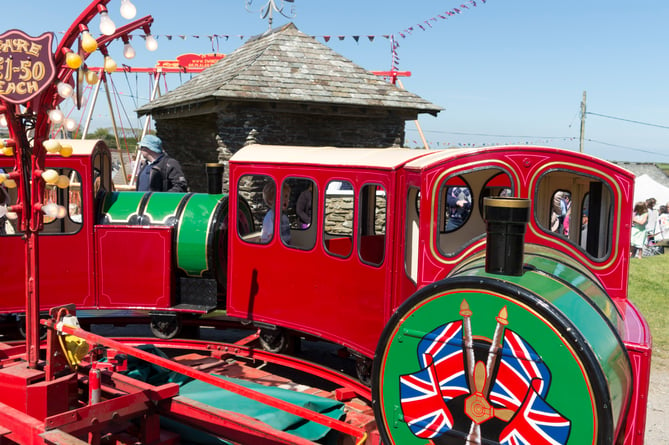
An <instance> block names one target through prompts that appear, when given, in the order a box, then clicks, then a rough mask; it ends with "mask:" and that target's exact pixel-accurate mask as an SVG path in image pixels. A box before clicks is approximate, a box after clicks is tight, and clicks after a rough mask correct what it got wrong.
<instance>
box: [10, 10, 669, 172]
mask: <svg viewBox="0 0 669 445" xmlns="http://www.w3.org/2000/svg"><path fill="white" fill-rule="evenodd" d="M132 1H133V3H134V4H135V5H136V7H137V10H138V14H137V17H141V16H144V15H152V16H153V17H154V20H155V22H154V24H153V26H152V32H153V34H154V35H156V36H157V37H158V42H159V48H158V51H156V52H153V53H151V52H148V51H147V50H146V49H145V48H144V47H143V41H142V40H140V39H138V38H136V39H133V41H132V43H133V46H134V47H135V49H136V52H137V57H136V58H135V59H132V61H128V60H126V59H124V58H123V56H122V43H121V42H118V43H114V44H112V45H111V46H110V53H111V55H112V57H114V59H115V60H116V61H117V63H119V64H122V63H125V64H128V65H132V66H141V67H150V66H153V65H155V62H156V61H157V60H170V59H175V58H176V56H178V55H180V54H184V53H189V52H192V53H211V52H214V51H218V52H221V53H231V52H232V51H234V50H235V49H236V48H238V47H239V46H240V45H241V44H242V43H243V42H244V41H245V40H246V39H247V38H248V37H250V36H253V35H256V34H259V33H262V32H264V31H265V30H266V29H267V27H268V24H267V20H263V19H262V18H261V17H260V12H258V11H259V9H260V8H261V7H262V6H263V5H264V4H265V3H266V2H267V0H254V1H253V3H252V4H251V6H250V8H249V9H250V10H251V12H249V11H248V10H247V8H246V7H245V6H246V0H187V1H175V0H132ZM277 2H280V0H277ZM473 3H474V1H473V0H466V1H462V0H460V1H455V0H444V1H436V0H413V1H411V2H406V1H398V0H338V1H324V0H295V2H294V3H292V4H291V3H286V12H288V13H289V14H290V13H291V11H290V10H291V8H292V13H293V14H294V17H292V18H290V19H288V18H284V17H282V16H281V15H279V14H277V13H275V14H274V26H281V25H283V24H285V23H288V22H290V21H292V22H294V23H295V24H296V26H297V27H298V28H299V29H300V30H301V31H302V32H304V33H306V34H309V35H313V36H316V38H317V40H318V41H320V42H321V43H324V44H326V45H328V46H330V47H331V48H332V49H334V50H335V51H337V52H339V53H340V54H342V55H343V56H345V57H347V58H349V59H351V60H352V61H353V62H354V63H356V64H358V65H360V66H362V67H363V68H365V69H368V70H370V71H376V70H388V69H390V67H391V64H392V53H391V45H390V40H389V39H387V38H384V37H383V36H384V35H386V36H390V35H392V36H394V37H395V39H396V41H397V43H398V44H399V47H398V48H397V57H398V60H399V62H398V67H399V69H400V70H401V71H411V73H412V75H411V77H408V78H403V79H402V82H403V84H404V87H405V88H406V89H407V90H409V91H411V92H413V93H416V94H418V95H420V96H422V97H423V98H425V99H427V100H429V101H431V102H433V103H434V104H436V105H439V106H441V107H443V108H444V110H443V111H442V112H441V113H439V115H438V116H437V117H436V118H435V117H432V116H430V115H423V116H421V117H420V119H419V123H420V126H421V128H422V130H423V131H424V133H425V136H426V139H427V140H428V142H429V144H430V145H431V146H432V147H433V148H447V147H452V146H459V145H468V144H473V145H483V144H486V145H488V144H539V145H550V146H559V147H564V148H569V149H574V150H578V147H579V141H578V139H579V131H580V103H581V99H582V96H583V92H584V91H586V92H587V111H588V114H586V121H585V144H584V151H585V152H586V153H589V154H592V155H594V156H597V157H601V158H604V159H608V160H622V161H638V162H669V106H668V104H669V84H668V82H667V79H668V78H669V76H668V74H669V72H668V71H669V70H668V62H667V59H668V58H667V53H668V51H667V50H668V49H669V27H667V26H666V23H667V21H669V3H667V2H660V1H647V2H630V1H620V0H610V1H602V0H590V1H575V0H559V1H545V0H543V1H541V0H535V1H529V0H486V2H485V3H484V2H483V1H482V0H476V6H474V5H473ZM88 4H89V2H88V1H75V0H61V1H59V2H53V1H51V0H32V1H30V2H23V3H21V7H20V8H18V7H16V8H11V9H5V10H3V13H2V16H1V17H0V31H4V30H7V29H13V28H17V29H21V30H23V31H25V32H27V33H28V34H31V35H39V34H41V33H42V32H45V31H53V32H55V33H56V37H57V38H60V37H62V31H64V30H66V29H67V28H68V27H69V26H70V24H71V23H72V22H73V21H74V19H76V17H77V16H78V15H79V14H80V13H81V11H82V10H83V9H84V8H85V7H86V6H87V5H88ZM119 5H120V0H111V2H110V3H109V5H108V7H109V10H110V16H111V17H112V19H114V21H115V22H116V24H117V25H118V26H120V25H122V24H124V23H126V21H125V20H124V19H123V18H121V16H120V14H119V12H118V9H119ZM461 5H465V6H467V8H463V7H462V6H461ZM455 8H457V9H459V10H460V11H461V13H459V14H455V15H453V16H447V14H446V13H447V12H453V11H454V9H455ZM440 15H442V16H444V17H448V18H447V19H442V18H440V17H439V16H440ZM97 24H98V20H97V18H96V19H94V20H93V22H92V23H91V30H92V31H93V33H94V35H98V29H97ZM430 25H431V26H430ZM421 26H422V27H423V28H424V29H425V30H423V29H421ZM59 32H60V33H59ZM167 36H172V38H171V40H170V39H168V38H167ZM180 36H185V39H184V38H181V37H180ZM196 36H199V38H197V37H196ZM208 36H216V37H213V39H210V38H209V37H208ZM225 36H228V37H227V38H226V37H225ZM324 36H330V39H329V41H328V42H325V40H324ZM340 36H341V38H340ZM354 36H359V39H358V41H356V40H355V39H354ZM368 36H374V38H373V40H372V41H370V39H369V38H368ZM88 63H89V65H95V66H99V65H100V64H102V58H101V56H100V55H99V54H94V55H93V56H91V57H90V58H89V60H88ZM189 78H190V75H188V74H182V75H179V74H172V75H169V76H168V80H167V82H168V84H167V86H168V88H170V89H171V88H174V87H176V86H177V85H179V84H180V83H181V82H184V81H186V80H188V79H189ZM112 80H113V82H114V87H115V89H116V90H117V91H118V92H119V94H120V95H121V96H122V97H124V98H125V99H124V100H123V101H122V103H124V104H125V105H124V107H125V111H124V112H122V113H121V115H119V117H117V121H118V120H121V122H122V123H125V122H124V120H125V119H126V117H125V116H124V115H128V116H129V119H128V121H126V122H129V124H132V125H133V126H138V125H139V124H138V121H137V120H136V118H135V115H134V113H133V112H132V110H133V109H134V104H135V103H138V104H140V105H141V104H142V103H144V102H145V101H146V100H147V98H148V97H149V92H150V87H149V85H150V82H149V78H148V75H147V74H139V75H136V74H130V75H127V76H126V75H125V74H123V73H115V74H113V75H112ZM163 87H164V85H163ZM107 109H108V105H107V103H106V100H103V101H102V102H99V103H98V105H97V106H96V109H95V112H94V114H93V121H92V123H91V127H92V128H97V127H106V126H110V120H109V113H108V111H107ZM605 116H608V117H605ZM73 117H75V118H76V117H77V116H75V115H73ZM406 142H407V145H408V146H415V145H418V144H419V143H420V137H419V135H418V132H417V130H416V126H415V125H414V124H413V123H407V141H406Z"/></svg>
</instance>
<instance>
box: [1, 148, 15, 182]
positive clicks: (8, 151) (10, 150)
mask: <svg viewBox="0 0 669 445" xmlns="http://www.w3.org/2000/svg"><path fill="white" fill-rule="evenodd" d="M2 154H3V155H5V156H14V147H4V148H3V149H2ZM8 187H9V186H8Z"/></svg>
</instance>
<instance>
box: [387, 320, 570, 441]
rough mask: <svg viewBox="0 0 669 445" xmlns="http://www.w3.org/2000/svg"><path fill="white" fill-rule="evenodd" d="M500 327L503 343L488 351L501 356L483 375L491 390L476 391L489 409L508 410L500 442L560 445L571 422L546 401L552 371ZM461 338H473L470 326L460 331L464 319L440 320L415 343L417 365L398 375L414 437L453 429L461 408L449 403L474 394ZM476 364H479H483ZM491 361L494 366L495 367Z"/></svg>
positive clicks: (530, 348) (406, 414) (401, 393)
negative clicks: (490, 378)
mask: <svg viewBox="0 0 669 445" xmlns="http://www.w3.org/2000/svg"><path fill="white" fill-rule="evenodd" d="M504 313H506V312H504ZM469 314H471V312H470V313H469ZM469 314H468V315H469ZM498 320H500V318H499V317H498ZM502 321H505V320H502ZM504 325H506V323H504ZM497 329H498V330H499V331H500V332H499V334H500V336H501V330H502V329H504V327H503V326H502V325H500V324H498V327H497ZM503 332H504V335H503V341H502V348H501V349H500V350H499V351H498V352H497V353H495V352H489V354H500V355H501V358H500V359H499V364H497V365H495V364H494V362H495V360H493V361H492V362H490V363H491V364H490V365H489V366H491V367H492V369H488V370H487V371H488V374H487V375H492V376H494V378H495V380H494V382H491V383H492V385H491V389H490V394H487V395H486V394H485V393H484V394H481V393H480V392H477V394H479V395H480V398H483V397H485V398H487V399H488V400H489V402H490V403H493V404H494V405H491V411H492V412H494V410H501V411H504V412H508V413H510V415H509V416H508V417H505V419H506V421H508V422H509V423H508V424H507V425H506V426H505V427H504V429H503V430H502V433H501V435H500V437H499V443H500V444H501V445H564V444H565V443H566V442H567V439H568V438H569V433H570V430H571V422H570V421H569V420H568V419H565V418H564V417H563V416H562V415H561V414H560V413H558V412H557V411H556V410H555V409H554V408H553V407H552V406H551V405H549V404H548V403H547V402H546V400H545V398H546V396H547V394H548V388H549V386H550V382H551V374H550V370H549V369H548V367H547V366H546V364H545V363H544V362H543V361H542V360H541V357H540V356H539V355H538V354H537V353H536V352H535V351H534V349H533V348H532V347H531V346H530V345H529V343H527V342H526V341H525V340H524V339H523V338H522V337H521V336H520V335H518V334H517V333H515V332H514V331H512V330H510V329H504V331H503ZM463 335H464V336H465V337H463ZM496 335H497V334H496ZM463 338H468V339H470V341H471V338H472V333H471V328H470V327H469V325H468V327H467V329H464V330H463V322H462V321H453V322H450V323H447V324H444V325H442V326H440V327H438V328H437V329H435V330H433V331H432V332H430V333H428V334H426V335H425V336H424V337H423V338H422V339H421V340H420V341H419V343H418V348H417V353H418V362H419V364H420V366H421V368H420V369H419V370H418V371H416V372H414V373H411V374H405V375H402V376H400V379H399V380H400V382H399V383H400V404H401V407H402V413H403V416H404V420H405V422H406V423H407V425H408V426H409V428H410V430H411V432H412V433H413V434H414V435H415V436H417V437H420V438H423V439H433V438H436V437H439V436H441V435H443V434H445V433H447V432H448V431H450V430H452V429H453V425H454V424H455V421H454V414H457V415H459V413H453V412H452V411H451V409H449V406H448V402H449V401H451V400H452V399H454V398H456V397H460V396H470V394H474V388H470V387H469V384H468V381H470V378H469V377H470V376H468V375H467V372H466V371H465V354H464V352H465V346H464V345H465V341H464V340H463ZM492 350H493V349H492V348H491V351H492ZM479 366H481V367H483V364H482V363H480V364H479ZM495 366H496V367H497V369H496V372H493V370H494V367H495ZM483 374H486V373H485V372H484V373H483ZM477 385H478V384H477ZM481 387H482V385H481ZM479 390H480V389H477V391H479ZM468 398H471V397H468ZM483 402H484V403H487V402H485V400H483ZM456 406H458V405H457V404H456ZM460 406H461V405H460ZM467 415H470V414H467ZM490 416H491V417H492V414H491V415H490ZM470 418H471V419H472V420H473V421H474V422H475V424H476V425H475V426H476V427H477V428H478V424H479V423H482V422H485V421H486V420H487V419H480V418H477V417H476V416H473V417H472V416H470ZM500 418H501V417H500ZM479 440H480V439H479ZM476 443H479V442H476Z"/></svg>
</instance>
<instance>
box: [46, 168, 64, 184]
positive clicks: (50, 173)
mask: <svg viewBox="0 0 669 445" xmlns="http://www.w3.org/2000/svg"><path fill="white" fill-rule="evenodd" d="M58 176H60V175H59V174H58V172H57V171H56V170H53V169H49V170H44V171H43V172H42V179H44V182H46V183H47V184H55V183H56V182H58Z"/></svg>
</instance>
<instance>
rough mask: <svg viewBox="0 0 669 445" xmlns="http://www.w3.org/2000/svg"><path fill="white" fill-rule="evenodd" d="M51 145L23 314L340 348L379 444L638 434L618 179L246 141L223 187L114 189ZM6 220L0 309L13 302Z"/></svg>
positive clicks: (495, 151)
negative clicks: (97, 317)
mask: <svg viewBox="0 0 669 445" xmlns="http://www.w3.org/2000/svg"><path fill="white" fill-rule="evenodd" d="M58 143H60V144H66V145H70V146H71V147H72V148H73V154H72V155H71V156H69V157H63V156H60V155H58V154H47V156H46V167H47V168H48V169H53V170H56V171H57V173H58V175H59V176H65V177H67V178H69V182H68V184H67V185H66V186H64V187H59V186H58V185H53V186H47V187H46V190H45V199H44V202H50V203H53V204H55V205H56V206H57V208H59V209H64V211H63V212H62V214H61V215H55V216H49V215H47V217H45V221H44V228H43V230H42V231H41V233H40V244H39V249H40V257H39V261H40V264H39V270H40V279H39V286H40V294H41V295H42V298H41V300H40V304H41V308H42V310H45V311H46V310H48V309H49V308H50V307H54V306H59V305H62V304H66V303H67V304H70V303H72V304H74V305H76V307H77V310H78V311H98V313H100V314H114V313H115V312H117V311H133V313H142V314H146V315H147V316H149V317H150V319H151V325H152V330H153V331H154V333H155V334H156V335H158V336H161V337H164V338H168V337H171V336H174V335H176V334H177V333H178V328H179V326H180V320H181V319H183V318H184V317H191V318H193V317H200V316H207V315H208V314H209V315H211V314H214V313H223V314H225V317H226V319H230V320H238V321H240V322H243V323H251V324H254V325H256V326H258V327H260V328H262V330H263V332H264V336H263V342H264V343H263V344H264V346H265V347H266V348H268V349H271V350H276V351H282V350H285V349H286V348H287V347H288V346H289V345H290V344H291V342H292V341H294V339H296V338H299V337H300V336H310V337H315V338H319V339H322V340H325V341H329V342H332V343H335V344H338V345H341V346H342V347H344V348H346V349H347V350H348V351H350V352H351V353H352V354H353V356H354V357H356V360H357V367H358V370H359V376H360V377H361V378H362V379H363V380H365V381H368V382H369V384H370V385H371V389H372V394H373V397H372V398H373V400H372V404H373V408H374V414H375V417H376V423H377V427H378V430H379V435H380V438H381V440H382V442H383V443H385V444H402V445H405V444H409V445H410V444H424V443H434V444H442V443H444V444H456V443H477V444H484V443H485V444H492V443H498V444H516V443H532V444H541V443H546V444H568V443H569V444H584V443H592V444H612V443H624V444H642V443H643V436H644V425H645V415H646V396H647V393H648V384H649V373H650V357H651V336H650V331H649V328H648V325H647V323H646V321H645V320H644V318H643V316H642V315H641V314H640V313H639V311H638V310H637V308H636V307H635V306H634V305H633V304H632V303H631V302H630V301H629V300H628V298H627V284H628V283H627V282H628V269H629V240H630V224H631V211H632V207H633V203H632V202H631V199H632V191H633V185H634V177H633V175H632V174H631V173H630V172H628V171H626V170H624V169H622V168H620V167H618V166H616V165H614V164H611V163H608V162H604V161H602V160H599V159H596V158H594V157H591V156H588V155H585V154H582V153H576V152H572V151H567V150H561V149H556V148H549V147H534V146H504V147H483V148H471V149H469V148H468V149H452V150H438V151H435V150H417V149H403V148H384V149H380V148H369V149H366V148H356V149H353V148H334V147H289V146H263V145H250V146H247V147H244V148H242V149H240V150H239V151H238V152H237V153H236V154H235V155H234V156H233V157H232V158H231V159H230V161H229V164H228V166H229V188H230V190H229V193H228V194H223V193H220V190H212V193H208V194H204V193H185V194H179V193H176V194H168V193H143V192H120V191H115V190H114V186H113V183H112V162H111V154H110V151H109V149H108V148H107V147H106V145H105V144H104V142H102V141H75V140H59V141H58ZM0 168H2V169H4V170H5V171H6V172H9V171H11V170H12V169H13V168H14V165H13V158H11V157H2V158H0ZM211 169H212V170H215V171H219V169H218V168H216V167H213V166H212V167H211ZM214 178H215V179H213V180H212V183H214V184H220V182H221V180H220V176H214ZM8 191H9V196H10V201H11V200H14V201H15V200H16V199H17V197H16V194H15V193H14V194H13V193H12V189H9V190H8ZM276 209H280V210H276ZM275 210H276V211H275ZM11 221H12V219H11V218H10V223H11ZM9 232H13V233H7V234H5V235H2V236H0V243H1V244H0V245H1V246H2V251H3V252H4V255H2V256H0V268H1V270H3V276H4V277H16V279H4V280H3V298H2V308H1V310H2V311H3V312H4V313H6V314H17V313H21V312H22V311H23V310H24V309H23V307H24V296H25V291H26V289H25V286H26V284H25V280H22V279H20V278H22V277H23V270H22V267H23V265H22V264H20V263H17V262H15V261H12V258H16V257H19V256H21V255H22V252H23V244H22V239H21V227H20V225H17V224H16V223H13V227H12V229H11V230H9ZM223 311H224V312H223Z"/></svg>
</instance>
